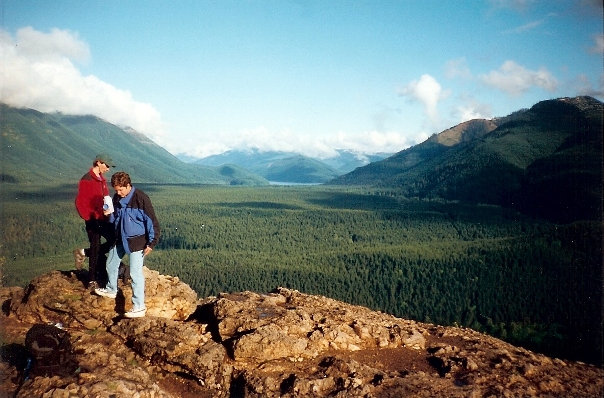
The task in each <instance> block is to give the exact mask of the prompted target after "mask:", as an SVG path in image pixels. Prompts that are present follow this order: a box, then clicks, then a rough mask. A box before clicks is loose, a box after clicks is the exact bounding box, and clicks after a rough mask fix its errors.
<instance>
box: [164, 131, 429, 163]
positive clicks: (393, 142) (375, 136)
mask: <svg viewBox="0 0 604 398" xmlns="http://www.w3.org/2000/svg"><path fill="white" fill-rule="evenodd" d="M218 136H219V137H220V141H209V140H204V142H203V144H197V145H193V144H192V145H188V146H187V148H189V150H188V151H187V152H186V153H187V154H188V155H191V156H195V157H199V158H203V157H207V156H211V155H216V154H220V153H223V152H226V151H228V150H231V149H237V150H246V149H257V150H259V151H265V152H266V151H283V152H295V153H301V154H303V155H306V156H310V157H316V158H321V159H326V158H330V157H333V156H336V154H337V152H336V150H337V149H346V150H350V151H353V152H360V153H364V154H373V153H379V152H387V153H394V152H398V151H401V150H403V149H405V148H407V147H409V146H411V145H414V144H417V143H419V142H421V141H423V140H425V139H426V138H427V137H428V135H427V134H418V135H417V136H416V137H411V138H409V137H408V136H407V135H404V134H402V133H399V132H393V131H391V132H381V131H369V132H364V133H358V134H348V133H344V132H338V133H335V134H332V135H328V136H323V137H321V138H318V137H315V136H311V135H305V134H302V135H299V134H293V133H292V132H291V131H279V132H275V131H269V130H268V129H266V128H265V127H258V128H255V129H249V130H245V131H242V132H240V133H238V134H219V135H218ZM225 142H228V143H229V144H228V145H225V144H224V143H225ZM181 148H182V147H181ZM168 149H169V150H172V151H173V152H174V153H180V152H182V150H177V149H176V148H170V145H168Z"/></svg>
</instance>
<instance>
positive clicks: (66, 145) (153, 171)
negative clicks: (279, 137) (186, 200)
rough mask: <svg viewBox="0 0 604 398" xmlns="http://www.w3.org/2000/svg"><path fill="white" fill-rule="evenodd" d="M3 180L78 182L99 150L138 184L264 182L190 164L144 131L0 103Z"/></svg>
mask: <svg viewBox="0 0 604 398" xmlns="http://www.w3.org/2000/svg"><path fill="white" fill-rule="evenodd" d="M0 121H1V125H0V139H1V147H0V157H1V159H2V163H1V165H0V167H1V170H0V181H3V182H9V183H21V184H40V183H43V184H48V183H54V184H57V183H58V184H64V183H71V182H73V181H77V180H78V179H79V178H80V177H81V176H82V175H83V174H84V173H85V172H86V170H87V169H88V168H89V167H90V166H91V165H92V160H93V159H94V156H95V155H96V154H97V153H101V152H106V153H109V154H110V155H111V156H112V157H113V160H114V162H115V163H116V166H117V169H118V170H124V171H127V172H128V173H129V174H130V175H131V176H132V178H133V180H134V181H136V182H147V183H187V184H192V183H197V184H200V183H202V184H227V185H228V184H237V185H240V184H249V185H258V184H266V183H267V181H266V180H264V179H262V178H261V177H259V176H256V175H253V174H251V173H249V172H246V171H244V170H243V169H241V168H236V167H233V168H230V169H229V170H228V171H227V172H225V170H224V169H218V168H215V167H203V166H199V165H191V164H186V163H184V162H182V161H180V160H178V159H177V158H176V157H175V156H173V155H171V154H170V153H169V152H168V151H166V150H165V149H163V148H162V147H160V146H159V145H157V144H155V143H154V142H153V141H151V140H150V139H149V138H147V137H146V136H145V135H143V134H140V133H138V132H136V131H134V130H132V129H129V128H120V127H118V126H115V125H113V124H111V123H108V122H106V121H104V120H102V119H99V118H97V117H95V116H70V115H63V114H45V113H41V112H38V111H36V110H33V109H17V108H13V107H9V106H7V105H4V104H0Z"/></svg>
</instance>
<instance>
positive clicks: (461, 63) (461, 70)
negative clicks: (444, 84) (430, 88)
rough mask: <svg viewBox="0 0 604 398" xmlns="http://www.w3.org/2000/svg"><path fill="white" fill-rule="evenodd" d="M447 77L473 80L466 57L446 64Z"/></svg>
mask: <svg viewBox="0 0 604 398" xmlns="http://www.w3.org/2000/svg"><path fill="white" fill-rule="evenodd" d="M445 76H446V77H447V78H449V79H454V78H458V77H459V78H462V79H471V78H472V72H470V68H469V67H468V62H467V60H466V58H465V57H461V58H457V59H452V60H449V61H447V63H446V64H445Z"/></svg>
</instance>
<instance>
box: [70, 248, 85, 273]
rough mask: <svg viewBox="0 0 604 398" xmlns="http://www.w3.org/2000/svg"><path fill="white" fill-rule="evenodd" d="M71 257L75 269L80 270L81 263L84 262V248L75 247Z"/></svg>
mask: <svg viewBox="0 0 604 398" xmlns="http://www.w3.org/2000/svg"><path fill="white" fill-rule="evenodd" d="M73 259H74V261H75V267H76V269H77V270H81V269H82V264H84V260H86V253H84V249H75V250H74V251H73Z"/></svg>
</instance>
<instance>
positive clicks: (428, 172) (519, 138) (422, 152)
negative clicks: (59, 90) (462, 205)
mask: <svg viewBox="0 0 604 398" xmlns="http://www.w3.org/2000/svg"><path fill="white" fill-rule="evenodd" d="M330 183H332V184H340V185H369V186H375V187H388V188H395V189H398V190H400V191H401V192H402V193H403V194H404V195H407V196H417V197H440V198H444V199H450V200H464V201H471V202H476V203H488V204H496V205H502V206H509V207H514V208H517V209H519V210H522V211H525V212H529V213H531V214H534V215H536V216H541V217H547V218H550V219H554V220H557V221H572V220H576V219H601V218H602V102H600V101H598V100H596V99H594V98H591V97H575V98H560V99H556V100H548V101H542V102H539V103H538V104H536V105H534V106H533V107H532V108H530V109H528V110H520V111H518V112H515V113H513V114H512V115H509V116H507V117H505V118H499V119H493V120H473V121H470V122H465V123H462V124H460V125H458V126H455V127H453V128H451V129H448V130H445V131H443V132H442V133H440V134H438V135H435V136H432V137H430V138H429V139H428V140H426V141H424V142H423V143H421V144H419V145H416V146H414V147H411V148H408V149H406V150H404V151H401V152H399V153H397V154H395V155H394V156H391V157H389V158H387V159H384V160H382V161H379V162H375V163H371V164H369V165H367V166H364V167H361V168H359V169H357V170H355V171H353V172H351V173H348V174H346V175H343V176H340V177H338V178H336V179H334V180H332V181H331V182H330Z"/></svg>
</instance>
